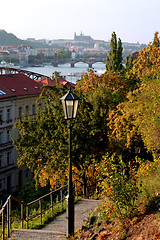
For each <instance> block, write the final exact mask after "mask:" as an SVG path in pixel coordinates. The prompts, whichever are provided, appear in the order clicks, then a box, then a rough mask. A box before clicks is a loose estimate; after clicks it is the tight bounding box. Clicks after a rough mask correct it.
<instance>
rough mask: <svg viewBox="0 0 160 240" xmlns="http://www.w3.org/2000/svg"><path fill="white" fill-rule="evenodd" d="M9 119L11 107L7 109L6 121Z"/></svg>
mask: <svg viewBox="0 0 160 240" xmlns="http://www.w3.org/2000/svg"><path fill="white" fill-rule="evenodd" d="M10 119H11V109H7V121H9V120H10Z"/></svg>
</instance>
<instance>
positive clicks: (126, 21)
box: [0, 0, 160, 44]
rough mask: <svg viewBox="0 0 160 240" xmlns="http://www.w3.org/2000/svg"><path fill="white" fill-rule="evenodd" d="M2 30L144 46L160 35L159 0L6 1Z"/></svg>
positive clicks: (1, 16) (22, 35)
mask: <svg viewBox="0 0 160 240" xmlns="http://www.w3.org/2000/svg"><path fill="white" fill-rule="evenodd" d="M0 8H1V12H0V29H4V30H5V31H6V32H8V33H13V34H14V35H16V36H17V37H18V38H20V39H27V38H35V39H49V40H53V39H73V38H74V33H75V32H76V34H77V35H80V33H81V32H82V33H83V34H84V35H89V36H91V37H92V38H93V39H95V40H104V41H109V40H110V39H111V35H112V32H115V33H116V35H117V38H121V41H122V42H131V43H136V42H139V43H145V44H148V43H149V42H151V41H152V40H153V37H154V33H155V32H156V31H158V32H160V15H159V11H160V0H3V1H1V4H0Z"/></svg>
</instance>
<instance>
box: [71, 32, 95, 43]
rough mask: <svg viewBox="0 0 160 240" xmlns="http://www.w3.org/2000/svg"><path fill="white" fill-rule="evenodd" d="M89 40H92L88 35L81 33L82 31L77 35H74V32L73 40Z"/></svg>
mask: <svg viewBox="0 0 160 240" xmlns="http://www.w3.org/2000/svg"><path fill="white" fill-rule="evenodd" d="M91 40H93V39H92V38H91V37H90V36H85V35H83V33H82V32H81V34H80V35H79V36H78V35H76V33H75V34H74V41H76V42H88V41H91Z"/></svg>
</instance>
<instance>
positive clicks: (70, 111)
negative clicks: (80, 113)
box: [61, 90, 80, 119]
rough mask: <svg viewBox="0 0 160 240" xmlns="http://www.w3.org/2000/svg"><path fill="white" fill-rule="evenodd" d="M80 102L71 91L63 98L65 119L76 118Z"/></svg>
mask: <svg viewBox="0 0 160 240" xmlns="http://www.w3.org/2000/svg"><path fill="white" fill-rule="evenodd" d="M79 100H80V99H79V98H78V97H77V96H76V95H75V94H74V93H72V91H71V90H69V91H68V93H66V94H65V95H64V96H63V97H62V98H61V101H62V106H63V111H64V116H65V119H73V118H76V114H77V109H78V101H79Z"/></svg>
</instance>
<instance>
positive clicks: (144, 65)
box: [131, 32, 160, 79]
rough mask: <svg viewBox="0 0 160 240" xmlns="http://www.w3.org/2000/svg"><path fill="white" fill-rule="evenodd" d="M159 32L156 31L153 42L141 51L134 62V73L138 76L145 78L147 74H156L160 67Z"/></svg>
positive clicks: (132, 71)
mask: <svg viewBox="0 0 160 240" xmlns="http://www.w3.org/2000/svg"><path fill="white" fill-rule="evenodd" d="M159 39H160V38H158V33H157V32H156V33H155V37H154V41H153V43H150V44H149V45H148V47H147V48H143V50H141V51H139V57H138V59H137V60H135V62H134V66H133V69H132V70H131V73H132V74H135V75H136V76H137V77H138V78H140V79H141V78H143V77H145V76H146V75H151V74H153V75H154V74H156V72H157V70H158V69H160V43H159Z"/></svg>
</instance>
